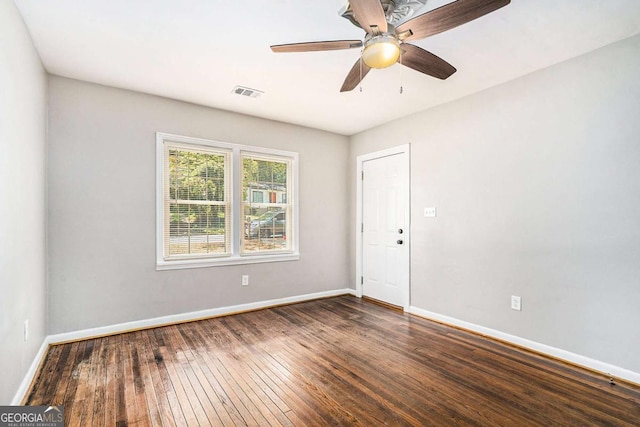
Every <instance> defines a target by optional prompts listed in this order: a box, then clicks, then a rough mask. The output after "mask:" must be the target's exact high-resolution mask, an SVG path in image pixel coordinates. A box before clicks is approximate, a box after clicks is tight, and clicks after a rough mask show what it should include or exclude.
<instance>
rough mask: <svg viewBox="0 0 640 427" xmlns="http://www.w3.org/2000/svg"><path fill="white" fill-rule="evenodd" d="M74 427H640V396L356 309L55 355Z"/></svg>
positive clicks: (122, 340) (200, 328)
mask: <svg viewBox="0 0 640 427" xmlns="http://www.w3.org/2000/svg"><path fill="white" fill-rule="evenodd" d="M27 404H29V405H50V404H52V405H64V410H65V426H89V425H94V426H113V425H117V426H126V425H140V426H145V425H157V426H161V425H166V426H174V425H175V426H197V425H213V426H223V425H224V426H227V425H229V426H231V425H241V426H243V425H256V426H269V425H275V426H277V425H285V426H291V425H295V426H314V425H318V426H327V425H332V426H336V425H345V426H350V425H355V426H380V425H392V426H395V425H415V426H450V425H479V426H529V425H541V426H556V425H575V426H592V425H597V426H608V425H615V426H625V425H627V426H631V425H636V426H637V425H640V387H634V386H632V385H629V384H624V383H618V384H617V385H610V384H609V382H608V379H607V378H604V377H601V376H598V375H596V374H593V373H590V372H588V371H582V370H579V369H576V368H573V367H570V366H567V365H565V364H563V363H560V362H557V361H553V360H549V359H546V358H544V357H541V356H538V355H535V354H530V353H526V352H523V351H519V350H517V349H515V348H512V347H510V346H506V345H503V344H500V343H497V342H495V341H492V340H489V339H485V338H482V337H479V336H476V335H473V334H469V333H466V332H463V331H460V330H457V329H453V328H449V327H446V326H443V325H440V324H437V323H434V322H430V321H428V320H425V319H421V318H418V317H414V316H410V315H405V314H403V313H400V312H397V311H394V310H390V309H387V308H384V307H381V306H378V305H376V304H374V303H371V302H367V301H363V300H359V299H357V298H354V297H348V296H345V297H337V298H330V299H324V300H317V301H311V302H305V303H300V304H295V305H290V306H283V307H277V308H271V309H266V310H260V311H255V312H250V313H243V314H239V315H234V316H227V317H220V318H215V319H209V320H203V321H198V322H192V323H184V324H180V325H175V326H167V327H161V328H156V329H148V330H144V331H137V332H131V333H127V334H121V335H116V336H110V337H106V338H97V339H91V340H86V341H81V342H74V343H70V344H62V345H56V346H53V347H51V348H50V350H49V353H48V355H47V357H46V360H45V362H44V364H43V366H42V369H41V371H40V373H39V375H38V377H37V379H36V381H35V382H34V385H33V388H32V390H31V392H30V394H29V396H28V398H27Z"/></svg>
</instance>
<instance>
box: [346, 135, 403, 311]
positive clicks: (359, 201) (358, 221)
mask: <svg viewBox="0 0 640 427" xmlns="http://www.w3.org/2000/svg"><path fill="white" fill-rule="evenodd" d="M410 147H411V146H410V145H409V144H403V145H399V146H397V147H392V148H387V149H385V150H381V151H376V152H373V153H367V154H362V155H360V156H358V157H357V158H356V163H357V175H356V224H355V230H356V277H355V279H356V296H357V297H358V298H361V297H362V276H363V272H362V252H363V251H362V170H363V164H364V162H366V161H368V160H375V159H380V158H382V157H388V156H393V155H396V154H402V155H403V156H402V158H403V160H404V162H405V164H404V165H403V166H404V167H405V168H406V170H407V172H408V175H407V176H408V179H407V188H406V192H407V206H406V209H405V221H404V223H405V224H407V227H406V230H405V233H404V234H403V239H402V240H404V244H405V245H406V246H407V249H408V251H409V257H408V259H407V263H410V260H411V237H410V236H411V191H410V190H411V173H410V167H411V149H410ZM406 271H407V279H406V280H405V286H406V289H404V290H403V294H404V298H403V299H404V302H403V308H404V310H405V311H408V310H409V304H410V294H411V270H410V265H407V266H406Z"/></svg>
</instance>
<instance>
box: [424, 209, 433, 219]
mask: <svg viewBox="0 0 640 427" xmlns="http://www.w3.org/2000/svg"><path fill="white" fill-rule="evenodd" d="M424 217H425V218H435V217H436V208H424Z"/></svg>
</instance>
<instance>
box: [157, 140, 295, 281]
mask: <svg viewBox="0 0 640 427" xmlns="http://www.w3.org/2000/svg"><path fill="white" fill-rule="evenodd" d="M156 139H157V162H158V163H157V245H156V246H157V249H156V251H157V254H156V258H157V260H156V267H157V269H158V270H165V269H173V268H192V267H207V266H214V265H233V264H244V263H255V262H270V261H290V260H296V259H299V253H298V232H297V230H298V228H297V212H298V209H297V193H296V190H297V188H296V187H297V163H298V155H297V153H292V152H285V151H280V150H271V149H265V148H260V147H249V146H244V145H238V144H229V143H224V142H216V141H209V140H204V139H198V138H190V137H184V136H178V135H170V134H165V133H158V134H157V138H156Z"/></svg>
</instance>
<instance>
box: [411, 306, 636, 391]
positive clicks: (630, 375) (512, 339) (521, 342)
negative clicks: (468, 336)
mask: <svg viewBox="0 0 640 427" xmlns="http://www.w3.org/2000/svg"><path fill="white" fill-rule="evenodd" d="M409 313H411V314H415V315H416V316H420V317H424V318H427V319H430V320H435V321H436V322H441V323H445V324H448V325H452V326H457V327H459V328H462V329H466V330H469V331H472V332H476V333H479V334H481V335H486V336H488V337H491V338H496V339H499V340H501V341H506V342H508V343H511V344H515V345H517V346H520V347H524V348H528V349H530V350H533V351H536V352H538V353H542V354H546V355H548V356H551V357H554V358H557V359H560V360H564V361H566V362H569V363H572V364H574V365H578V366H582V367H585V368H587V369H590V370H593V371H597V372H601V373H602V374H603V375H610V376H612V377H614V378H619V379H622V380H626V381H629V382H632V383H634V384H640V373H638V372H633V371H630V370H628V369H625V368H621V367H619V366H615V365H611V364H609V363H605V362H601V361H599V360H595V359H591V358H589V357H585V356H581V355H579V354H575V353H571V352H570V351H566V350H562V349H559V348H555V347H551V346H549V345H546V344H541V343H538V342H535V341H531V340H528V339H525V338H521V337H518V336H515V335H511V334H507V333H505V332H501V331H497V330H495V329H491V328H486V327H484V326H480V325H476V324H474V323H470V322H466V321H464V320H460V319H456V318H455V317H449V316H445V315H442V314H438V313H434V312H431V311H427V310H423V309H421V308H418V307H414V306H411V307H409Z"/></svg>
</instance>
